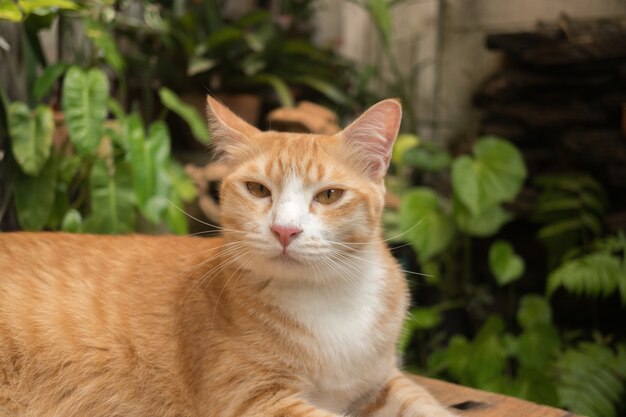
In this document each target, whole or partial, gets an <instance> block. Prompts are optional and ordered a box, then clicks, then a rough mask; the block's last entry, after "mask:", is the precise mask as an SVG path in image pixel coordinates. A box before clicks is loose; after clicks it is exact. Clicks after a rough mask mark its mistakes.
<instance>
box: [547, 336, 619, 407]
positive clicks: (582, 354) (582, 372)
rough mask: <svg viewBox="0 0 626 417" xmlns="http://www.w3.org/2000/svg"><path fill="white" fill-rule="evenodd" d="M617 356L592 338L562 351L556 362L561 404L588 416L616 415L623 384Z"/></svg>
mask: <svg viewBox="0 0 626 417" xmlns="http://www.w3.org/2000/svg"><path fill="white" fill-rule="evenodd" d="M619 356H620V355H616V354H615V353H614V352H613V351H612V350H611V349H610V348H608V347H606V346H602V345H599V344H595V343H591V342H583V343H581V344H580V345H578V347H577V348H575V349H568V350H567V351H565V352H564V353H563V355H562V356H561V358H560V359H559V361H558V363H557V370H558V372H559V384H558V388H557V391H558V394H559V401H560V405H561V406H563V407H567V408H568V409H570V410H572V411H574V412H575V413H577V414H581V415H586V416H589V417H615V416H616V409H617V406H618V404H619V401H620V398H621V395H622V393H623V392H624V387H625V386H626V379H625V378H624V375H623V374H621V373H620V372H619V371H618V369H619V362H620V357H619Z"/></svg>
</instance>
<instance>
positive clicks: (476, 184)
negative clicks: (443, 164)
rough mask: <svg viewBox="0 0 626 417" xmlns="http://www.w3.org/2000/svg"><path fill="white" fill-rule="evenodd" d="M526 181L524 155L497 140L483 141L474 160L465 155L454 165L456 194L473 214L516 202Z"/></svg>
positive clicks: (484, 139)
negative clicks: (503, 203)
mask: <svg viewBox="0 0 626 417" xmlns="http://www.w3.org/2000/svg"><path fill="white" fill-rule="evenodd" d="M525 178H526V167H525V165H524V160H523V158H522V155H521V154H520V152H519V151H518V150H517V148H515V146H513V145H511V144H510V143H509V142H507V141H505V140H503V139H499V138H495V137H485V138H483V139H480V140H479V141H478V143H477V144H476V145H475V146H474V157H471V156H468V155H463V156H460V157H458V158H457V159H456V160H455V161H454V163H453V164H452V186H453V188H454V193H455V195H456V196H457V197H458V198H459V199H460V200H461V201H462V202H463V204H465V205H466V206H467V208H469V210H470V211H471V212H472V213H473V214H479V213H481V212H483V211H484V210H485V209H486V208H487V207H492V206H494V205H496V204H499V203H502V202H505V201H511V200H513V199H514V198H515V196H516V195H517V193H518V192H519V190H520V189H521V187H522V184H523V182H524V179H525Z"/></svg>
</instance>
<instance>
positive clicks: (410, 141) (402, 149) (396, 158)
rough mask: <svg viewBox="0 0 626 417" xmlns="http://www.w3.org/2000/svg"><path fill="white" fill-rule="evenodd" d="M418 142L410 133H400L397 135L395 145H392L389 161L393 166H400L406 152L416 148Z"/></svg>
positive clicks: (417, 138) (418, 139) (415, 136)
mask: <svg viewBox="0 0 626 417" xmlns="http://www.w3.org/2000/svg"><path fill="white" fill-rule="evenodd" d="M420 142H421V141H420V138H419V137H418V136H417V135H412V134H410V133H402V134H400V135H398V137H397V138H396V141H395V143H394V144H393V152H392V154H391V161H392V162H393V163H394V164H395V165H402V164H403V162H404V158H405V154H406V152H407V151H409V150H410V149H413V148H415V147H416V146H418V145H419V144H420Z"/></svg>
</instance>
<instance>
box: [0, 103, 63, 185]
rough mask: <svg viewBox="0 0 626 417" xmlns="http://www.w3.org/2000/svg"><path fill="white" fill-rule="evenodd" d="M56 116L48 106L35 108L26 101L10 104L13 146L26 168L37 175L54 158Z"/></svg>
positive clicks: (10, 128) (10, 127) (14, 153)
mask: <svg viewBox="0 0 626 417" xmlns="http://www.w3.org/2000/svg"><path fill="white" fill-rule="evenodd" d="M53 133H54V118H53V116H52V109H50V107H48V106H43V105H40V106H37V108H36V109H35V110H34V111H31V110H30V109H29V108H28V107H27V106H26V104H24V103H21V102H13V103H11V104H10V105H9V135H10V136H11V149H12V150H13V155H14V156H15V160H16V161H17V163H18V164H19V166H20V168H21V169H22V171H24V172H25V173H26V174H28V175H33V176H35V175H37V174H39V172H40V171H41V169H42V168H43V166H44V164H45V163H46V161H47V160H48V158H49V157H50V150H51V148H52V135H53Z"/></svg>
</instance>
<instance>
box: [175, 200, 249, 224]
mask: <svg viewBox="0 0 626 417" xmlns="http://www.w3.org/2000/svg"><path fill="white" fill-rule="evenodd" d="M167 201H168V202H169V203H170V205H172V207H174V208H175V209H176V210H178V211H180V212H181V213H183V214H184V215H185V216H187V217H189V218H190V219H192V220H195V221H197V222H198V223H200V224H203V225H205V226H209V227H214V228H216V229H219V230H228V231H230V232H241V231H239V230H232V229H227V228H225V227H222V226H218V225H216V224H212V223H208V222H205V221H202V220H200V219H198V218H197V217H194V216H192V215H191V214H189V213H187V212H186V211H185V210H183V209H182V208H180V207H178V206H177V205H176V204H175V203H174V202H173V201H172V200H169V199H167Z"/></svg>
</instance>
